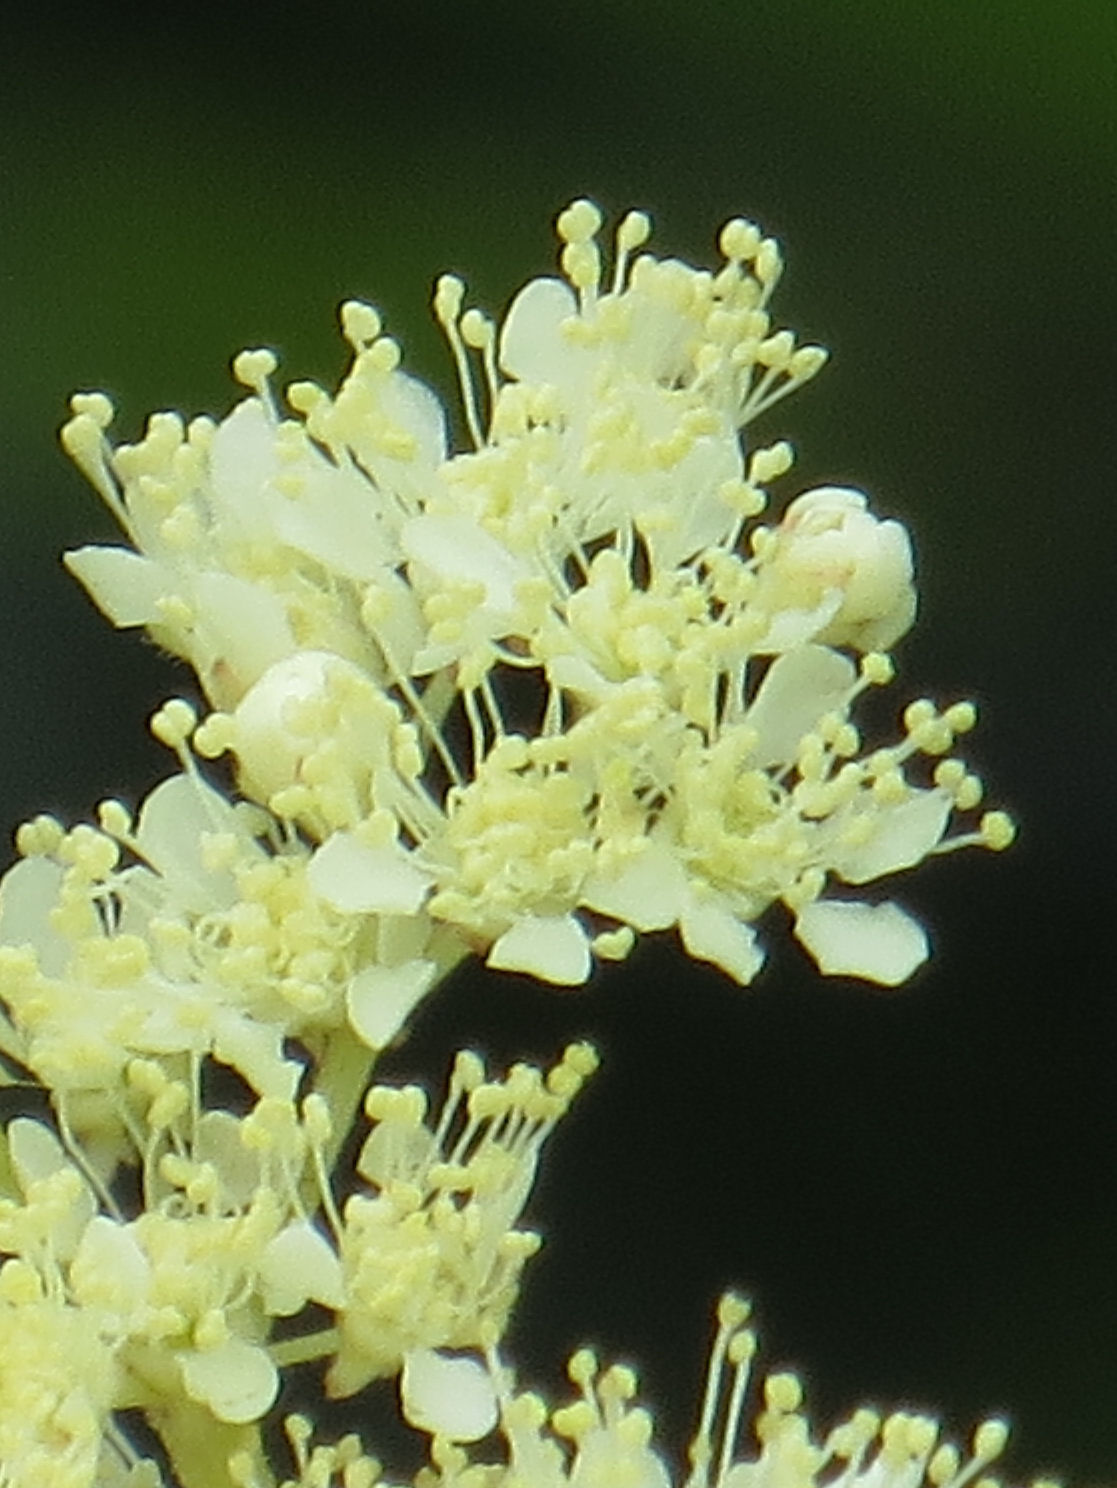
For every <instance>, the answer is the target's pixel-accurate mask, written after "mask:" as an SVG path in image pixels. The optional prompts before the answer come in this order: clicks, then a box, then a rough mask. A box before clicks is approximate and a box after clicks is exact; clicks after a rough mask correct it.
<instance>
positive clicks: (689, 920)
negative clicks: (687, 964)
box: [679, 900, 764, 987]
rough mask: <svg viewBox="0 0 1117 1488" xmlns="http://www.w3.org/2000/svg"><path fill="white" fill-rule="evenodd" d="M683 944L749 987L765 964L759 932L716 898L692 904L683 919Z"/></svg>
mask: <svg viewBox="0 0 1117 1488" xmlns="http://www.w3.org/2000/svg"><path fill="white" fill-rule="evenodd" d="M679 931H680V933H681V935H682V938H683V945H684V946H685V947H686V949H687V951H688V952H689V954H690V955H692V956H696V957H697V958H698V960H699V961H712V962H713V964H714V965H715V966H720V967H721V969H722V971H725V972H728V974H729V975H730V976H731V977H732V978H733V979H734V981H737V982H740V983H741V985H742V986H743V987H747V986H748V984H749V982H751V981H752V979H753V977H754V976H755V975H756V973H757V972H758V971H759V970H760V968H761V966H762V965H763V964H764V952H763V951H762V950H761V949H760V947H759V946H758V945H757V943H756V932H755V931H754V930H753V928H752V926H751V925H744V924H742V923H741V921H740V920H739V919H738V918H737V916H736V915H735V914H733V913H732V912H731V911H730V910H728V909H726V908H725V907H724V906H723V905H721V904H718V903H716V902H714V901H712V900H711V901H708V902H706V903H691V904H690V905H688V907H687V908H686V910H685V911H684V912H683V915H682V917H681V918H680V920H679Z"/></svg>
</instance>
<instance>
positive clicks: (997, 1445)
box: [973, 1417, 1008, 1462]
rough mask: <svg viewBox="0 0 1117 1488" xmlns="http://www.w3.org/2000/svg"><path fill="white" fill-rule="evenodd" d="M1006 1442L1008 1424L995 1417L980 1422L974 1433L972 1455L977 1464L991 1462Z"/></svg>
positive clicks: (998, 1454)
mask: <svg viewBox="0 0 1117 1488" xmlns="http://www.w3.org/2000/svg"><path fill="white" fill-rule="evenodd" d="M1007 1442H1008V1422H1007V1421H1002V1420H1000V1419H999V1418H997V1417H993V1418H992V1419H991V1420H988V1421H982V1423H981V1425H980V1426H979V1427H978V1428H977V1430H976V1431H975V1432H974V1437H973V1454H974V1457H975V1459H976V1460H977V1461H978V1462H992V1461H993V1459H994V1457H999V1456H1000V1455H1001V1453H1002V1452H1003V1451H1004V1449H1005V1445H1006V1443H1007Z"/></svg>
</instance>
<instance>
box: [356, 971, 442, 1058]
mask: <svg viewBox="0 0 1117 1488" xmlns="http://www.w3.org/2000/svg"><path fill="white" fill-rule="evenodd" d="M436 972H437V967H436V966H435V964H434V962H433V961H422V960H419V961H408V962H405V963H404V964H403V965H402V966H366V967H365V969H364V971H359V972H358V973H357V975H356V976H355V977H354V978H353V980H352V982H350V984H349V991H348V993H347V995H346V1005H347V1008H348V1012H349V1026H350V1027H351V1028H352V1030H353V1032H354V1033H355V1034H356V1035H357V1037H358V1038H359V1039H360V1040H361V1042H362V1043H365V1044H367V1045H368V1046H369V1048H370V1049H386V1048H387V1047H388V1045H389V1044H390V1043H391V1042H392V1040H393V1039H394V1038H395V1036H396V1034H397V1033H398V1032H399V1031H400V1029H401V1028H402V1027H403V1025H404V1023H406V1021H407V1019H408V1016H409V1014H410V1013H411V1011H412V1009H413V1008H414V1007H415V1006H416V1005H417V1004H418V1003H419V1002H420V1001H421V1000H422V998H423V997H424V996H425V994H426V993H427V992H428V991H429V990H430V988H431V987H432V986H433V984H434V978H435V974H436Z"/></svg>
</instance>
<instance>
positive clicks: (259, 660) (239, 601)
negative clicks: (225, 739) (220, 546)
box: [190, 572, 298, 701]
mask: <svg viewBox="0 0 1117 1488" xmlns="http://www.w3.org/2000/svg"><path fill="white" fill-rule="evenodd" d="M191 595H192V598H193V601H194V605H195V608H196V609H197V612H198V616H199V623H198V626H197V629H196V631H195V636H194V641H193V644H192V645H191V648H190V655H191V658H192V660H194V661H195V662H196V663H197V665H198V666H199V667H201V668H202V669H204V670H205V671H206V672H207V673H208V672H209V670H210V669H211V668H212V667H214V666H216V665H217V664H218V663H220V664H221V665H222V666H223V667H224V669H225V672H226V673H227V674H228V676H229V677H231V678H232V679H234V682H233V692H234V694H235V696H234V698H233V699H232V700H231V701H236V699H239V698H240V696H241V695H242V694H243V693H244V692H245V691H246V690H247V689H248V688H249V687H251V686H252V684H253V682H255V681H257V680H258V678H260V677H262V676H263V674H264V673H265V672H266V671H267V669H268V667H270V666H274V665H275V663H276V662H278V661H282V660H283V659H284V658H285V657H287V656H290V655H291V654H292V653H293V652H295V651H297V650H298V647H297V645H296V643H295V637H294V634H293V633H292V631H291V627H290V625H289V624H288V621H287V605H286V603H285V601H284V600H283V599H281V598H280V596H279V595H278V594H272V593H271V592H270V591H269V590H267V589H264V588H262V587H260V586H259V585H257V584H250V583H248V581H247V580H245V579H238V578H236V577H235V576H234V575H233V574H227V573H209V572H207V573H200V574H198V575H197V576H196V577H195V579H194V582H193V585H192V589H191Z"/></svg>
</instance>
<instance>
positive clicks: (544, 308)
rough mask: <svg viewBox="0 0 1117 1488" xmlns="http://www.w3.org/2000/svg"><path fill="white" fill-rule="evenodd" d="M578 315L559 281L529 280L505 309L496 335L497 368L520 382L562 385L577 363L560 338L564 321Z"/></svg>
mask: <svg viewBox="0 0 1117 1488" xmlns="http://www.w3.org/2000/svg"><path fill="white" fill-rule="evenodd" d="M577 313H578V302H577V300H576V299H575V297H574V291H573V290H572V289H571V288H570V286H569V285H568V284H566V283H564V282H563V280H561V279H532V280H531V281H530V282H529V283H528V284H525V285H524V287H523V289H521V290H520V292H519V294H518V295H517V296H516V298H515V299H514V300H513V301H512V303H511V305H510V306H509V307H508V314H507V315H506V316H505V317H504V326H503V329H502V330H501V333H500V365H501V366H502V367H503V369H504V370H505V372H507V373H508V375H509V377H515V378H516V379H517V380H518V381H520V382H534V383H548V382H549V383H564V382H566V381H568V379H569V372H570V370H571V367H572V365H573V364H575V363H576V362H578V361H579V360H584V357H583V358H579V357H578V355H577V353H576V351H575V349H574V348H572V347H571V346H570V345H569V344H568V343H567V342H566V341H565V339H564V338H563V336H562V332H561V326H562V323H563V321H564V320H568V319H569V318H570V316H572V315H576V314H577Z"/></svg>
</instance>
